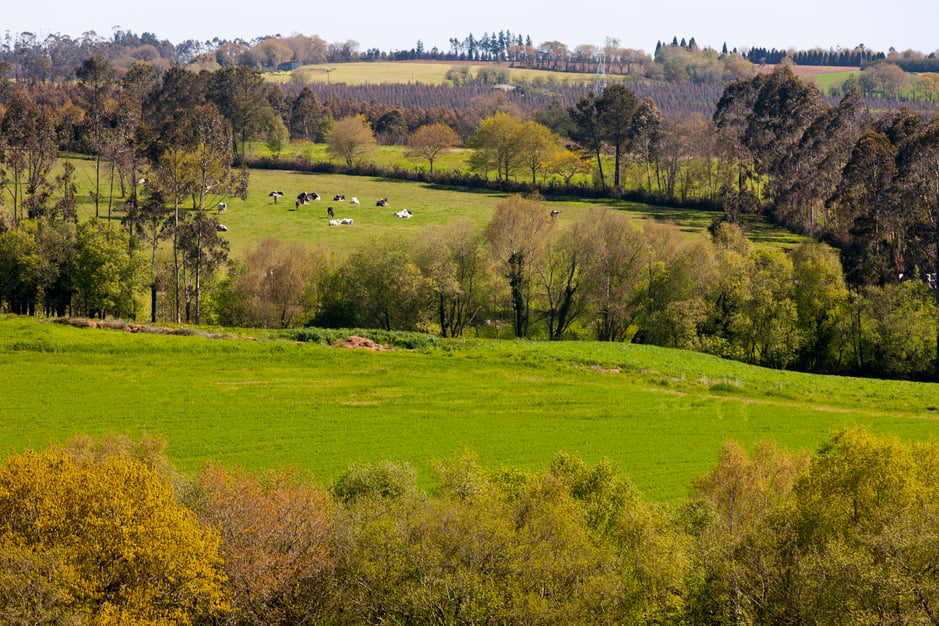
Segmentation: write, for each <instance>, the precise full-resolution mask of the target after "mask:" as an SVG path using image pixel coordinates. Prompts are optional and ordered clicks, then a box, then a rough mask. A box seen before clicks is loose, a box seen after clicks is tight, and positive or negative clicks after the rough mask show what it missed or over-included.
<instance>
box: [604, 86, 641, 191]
mask: <svg viewBox="0 0 939 626" xmlns="http://www.w3.org/2000/svg"><path fill="white" fill-rule="evenodd" d="M636 105H637V100H636V94H634V93H633V92H632V90H630V89H628V88H626V87H625V86H624V85H610V86H609V87H607V88H606V89H604V90H603V95H602V96H600V100H599V101H597V113H598V117H599V122H600V128H601V129H602V131H603V139H604V141H605V142H606V143H608V144H609V145H610V147H612V148H613V186H614V187H619V179H620V170H621V164H622V161H623V156H624V153H625V151H626V150H627V149H628V147H629V142H630V138H631V134H632V121H633V116H634V114H635V111H636Z"/></svg>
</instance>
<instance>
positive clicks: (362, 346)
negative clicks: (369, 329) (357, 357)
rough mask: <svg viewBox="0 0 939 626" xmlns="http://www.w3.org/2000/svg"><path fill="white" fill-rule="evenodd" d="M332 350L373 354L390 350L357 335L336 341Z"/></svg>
mask: <svg viewBox="0 0 939 626" xmlns="http://www.w3.org/2000/svg"><path fill="white" fill-rule="evenodd" d="M331 345H332V347H334V348H347V349H349V350H371V351H373V352H385V351H387V350H391V348H389V347H388V346H383V345H381V344H380V343H376V342H374V341H372V340H371V339H369V338H368V337H359V336H358V335H349V336H348V337H346V338H345V339H338V340H336V341H334V342H333V343H332V344H331Z"/></svg>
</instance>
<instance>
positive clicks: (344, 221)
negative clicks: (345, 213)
mask: <svg viewBox="0 0 939 626" xmlns="http://www.w3.org/2000/svg"><path fill="white" fill-rule="evenodd" d="M339 223H340V224H354V223H355V222H354V221H353V220H352V218H351V217H344V218H342V219H341V220H339Z"/></svg>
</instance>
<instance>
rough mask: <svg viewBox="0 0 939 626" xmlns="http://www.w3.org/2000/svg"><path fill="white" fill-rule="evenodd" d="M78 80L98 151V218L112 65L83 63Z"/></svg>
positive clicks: (99, 59) (96, 59)
mask: <svg viewBox="0 0 939 626" xmlns="http://www.w3.org/2000/svg"><path fill="white" fill-rule="evenodd" d="M75 76H76V77H77V78H78V82H79V84H80V85H81V88H82V91H83V92H84V95H85V99H86V100H87V104H88V110H87V115H86V117H85V123H86V125H87V127H88V132H89V133H90V134H91V145H92V148H93V149H94V151H95V217H98V210H99V203H100V197H101V157H102V153H103V151H104V143H105V133H106V125H107V122H106V118H107V115H108V107H109V102H108V100H109V97H110V95H111V91H112V88H113V86H114V83H115V74H114V70H113V69H112V68H111V64H110V63H109V62H108V60H107V59H105V58H104V57H103V56H101V55H98V54H96V55H93V56H90V57H88V58H86V59H85V60H84V61H82V64H81V65H80V66H78V67H77V68H76V69H75Z"/></svg>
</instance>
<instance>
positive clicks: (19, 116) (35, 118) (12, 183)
mask: <svg viewBox="0 0 939 626" xmlns="http://www.w3.org/2000/svg"><path fill="white" fill-rule="evenodd" d="M57 160H58V148H57V144H56V133H55V127H54V125H53V122H52V115H51V113H50V112H49V111H47V110H44V109H43V107H40V106H38V105H37V104H35V103H34V102H33V101H32V100H31V99H30V97H29V96H28V95H27V94H26V93H25V92H23V91H21V90H15V91H14V92H13V94H12V95H11V96H10V100H9V103H8V106H7V109H6V111H5V112H4V114H3V117H2V119H0V183H3V187H5V188H6V191H7V193H8V194H9V196H10V199H11V200H12V203H13V221H14V223H16V222H18V221H19V220H21V219H23V218H25V217H27V216H28V217H41V216H42V215H44V214H45V213H46V211H47V207H46V202H47V200H48V198H49V195H50V193H51V185H50V184H49V173H50V172H51V171H52V168H53V166H54V165H55V163H56V161H57Z"/></svg>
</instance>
